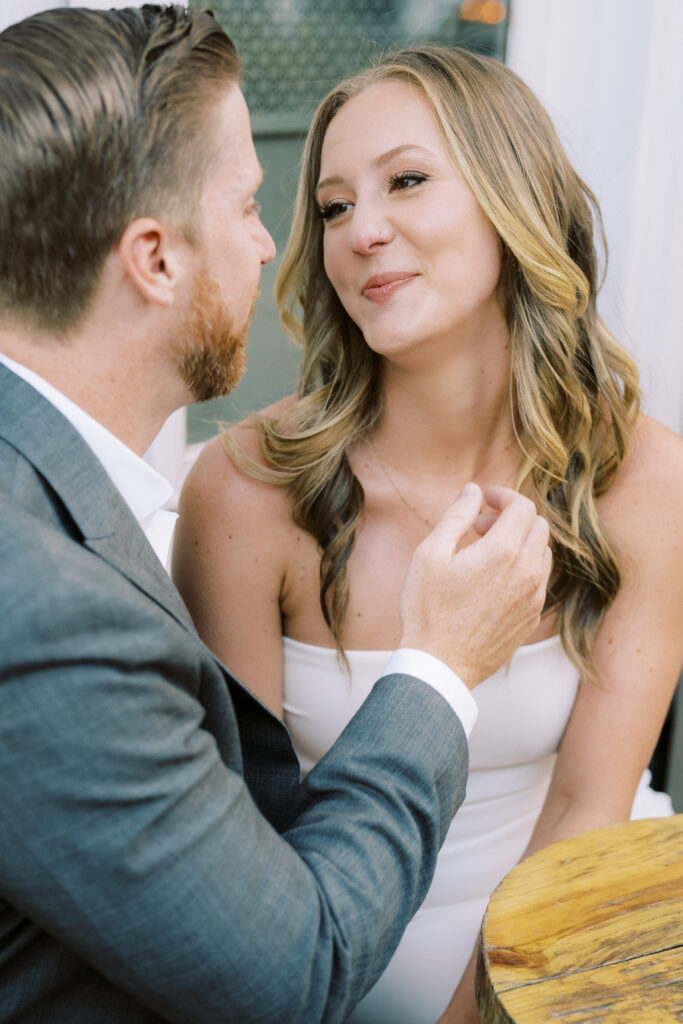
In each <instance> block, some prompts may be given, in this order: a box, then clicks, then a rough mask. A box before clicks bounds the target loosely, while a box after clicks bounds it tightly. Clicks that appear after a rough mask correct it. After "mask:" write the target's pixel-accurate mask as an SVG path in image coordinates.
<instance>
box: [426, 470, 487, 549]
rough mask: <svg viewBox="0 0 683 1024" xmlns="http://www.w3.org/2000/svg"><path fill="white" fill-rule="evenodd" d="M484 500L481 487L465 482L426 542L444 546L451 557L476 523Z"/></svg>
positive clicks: (438, 546)
mask: <svg viewBox="0 0 683 1024" xmlns="http://www.w3.org/2000/svg"><path fill="white" fill-rule="evenodd" d="M482 502H483V497H482V493H481V487H479V486H477V484H472V483H469V484H465V486H464V487H463V489H462V491H461V492H460V494H459V495H458V497H457V498H456V499H455V501H454V502H452V503H451V504H450V505H449V506H448V508H447V509H446V511H445V512H444V514H443V515H442V517H441V519H440V520H439V522H438V523H437V524H436V526H435V527H434V529H433V530H432V532H431V533H430V534H429V536H428V537H427V538H426V542H428V543H429V544H430V545H434V546H436V547H437V548H443V551H444V554H445V556H446V557H450V556H451V555H452V554H453V552H454V551H455V549H456V547H457V545H458V544H459V542H460V541H461V540H462V538H463V537H464V536H465V534H466V533H467V531H468V530H469V529H471V527H472V526H473V525H474V522H475V520H476V518H477V516H478V515H479V513H480V511H481V506H482ZM423 543H425V541H423Z"/></svg>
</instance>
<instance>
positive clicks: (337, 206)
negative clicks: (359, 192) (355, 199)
mask: <svg viewBox="0 0 683 1024" xmlns="http://www.w3.org/2000/svg"><path fill="white" fill-rule="evenodd" d="M351 205H352V204H351V203H347V202H342V201H341V200H339V199H333V200H332V201H331V202H329V203H325V205H324V206H320V207H318V213H319V214H320V216H321V218H322V219H323V220H326V221H327V220H334V219H335V217H339V216H340V215H341V214H342V213H346V211H347V210H348V209H350V207H351Z"/></svg>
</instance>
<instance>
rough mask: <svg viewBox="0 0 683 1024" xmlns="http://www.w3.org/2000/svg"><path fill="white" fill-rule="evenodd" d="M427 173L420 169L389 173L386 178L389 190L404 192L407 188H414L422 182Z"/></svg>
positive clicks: (425, 178)
mask: <svg viewBox="0 0 683 1024" xmlns="http://www.w3.org/2000/svg"><path fill="white" fill-rule="evenodd" d="M426 180H427V175H426V174H424V173H423V172H422V171H400V172H399V173H398V174H390V175H389V177H388V178H387V186H388V188H389V191H390V192H404V191H405V190H406V189H408V188H416V187H417V186H418V185H422V184H424V182H425V181H426Z"/></svg>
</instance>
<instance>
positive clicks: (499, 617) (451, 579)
mask: <svg viewBox="0 0 683 1024" xmlns="http://www.w3.org/2000/svg"><path fill="white" fill-rule="evenodd" d="M484 497H485V498H486V502H487V504H488V505H489V506H490V507H491V508H492V509H493V510H494V515H490V514H487V515H482V516H480V512H481V508H482V492H481V489H480V488H479V487H477V485H476V484H467V485H466V486H465V487H464V488H463V491H462V493H461V494H460V496H459V497H458V498H457V499H456V500H455V501H454V502H453V504H452V505H450V506H449V508H448V509H447V510H446V512H445V513H444V515H443V517H442V518H441V520H440V521H439V522H438V523H437V525H436V527H435V528H434V529H433V530H432V532H431V533H430V534H429V536H428V537H426V538H425V539H424V540H423V541H422V543H421V544H420V545H419V546H418V547H417V548H416V550H415V554H414V555H413V558H412V560H411V563H410V565H409V566H408V572H407V574H406V579H405V583H404V585H403V592H402V594H401V604H400V611H401V623H402V627H403V632H402V635H401V643H400V646H401V647H415V648H417V649H418V650H423V651H427V652H428V653H429V654H433V655H435V656H436V657H437V658H440V659H441V660H442V661H444V662H445V663H446V664H447V665H449V666H450V668H452V669H453V671H454V672H457V674H458V675H459V676H460V678H461V679H462V680H463V682H464V683H465V684H466V686H468V687H469V688H470V689H473V688H474V687H475V686H476V685H477V683H480V682H482V680H484V679H486V678H487V677H488V676H490V675H492V674H493V673H494V672H495V671H496V670H497V669H499V668H500V666H501V665H503V664H504V663H505V662H506V661H508V659H509V658H510V657H511V656H512V654H513V653H514V651H515V650H516V649H517V647H519V645H520V644H521V643H523V642H524V640H525V639H526V638H527V637H528V636H529V634H530V633H531V632H532V631H533V630H534V629H535V628H536V626H537V625H538V623H539V621H540V614H541V610H542V608H543V603H544V601H545V593H546V587H547V585H548V577H549V575H550V568H551V561H552V559H551V554H550V548H549V547H548V537H549V531H548V524H547V523H546V521H545V519H543V518H541V516H539V515H537V514H536V508H535V506H534V504H533V502H532V501H530V500H529V499H528V498H525V497H523V496H522V495H521V494H517V493H516V492H515V491H512V490H510V489H509V488H507V487H490V488H488V489H487V491H486V493H485V495H484ZM473 527H474V529H475V530H477V532H478V533H480V534H481V533H483V536H480V537H479V538H478V539H477V540H476V541H474V543H473V544H470V545H469V546H467V547H464V548H462V549H461V550H458V544H459V543H460V541H461V540H462V538H463V537H464V536H465V534H466V533H467V531H468V530H470V529H471V528H473Z"/></svg>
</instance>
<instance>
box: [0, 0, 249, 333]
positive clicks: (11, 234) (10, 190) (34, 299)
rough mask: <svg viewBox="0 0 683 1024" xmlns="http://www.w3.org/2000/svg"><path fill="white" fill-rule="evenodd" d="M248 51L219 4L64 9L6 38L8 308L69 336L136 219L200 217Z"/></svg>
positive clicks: (1, 236) (3, 203)
mask: <svg viewBox="0 0 683 1024" xmlns="http://www.w3.org/2000/svg"><path fill="white" fill-rule="evenodd" d="M241 74H242V65H241V62H240V59H239V57H238V55H237V51H236V50H235V47H234V46H233V44H232V42H231V41H230V39H229V37H228V36H227V35H226V33H225V32H224V31H223V29H222V28H221V27H220V26H219V25H218V23H217V22H216V21H215V19H214V17H213V15H212V14H211V13H210V12H208V11H198V10H197V11H194V10H193V11H188V10H186V9H185V8H184V7H180V6H178V5H172V6H160V5H156V4H146V5H145V6H144V7H142V8H127V9H125V10H113V11H90V10H82V9H63V8H62V9H58V10H51V11H45V12H44V13H42V14H38V15H35V16H34V17H32V18H27V19H26V20H25V21H22V22H19V23H18V24H16V25H12V26H10V27H9V28H8V29H6V30H5V31H4V32H3V33H1V34H0V146H1V147H2V154H3V159H2V165H3V167H2V175H1V176H0V317H5V316H8V315H9V316H10V317H16V318H18V319H19V320H21V321H22V322H26V323H30V324H32V325H34V326H36V327H38V328H39V329H43V330H48V331H51V332H53V333H57V334H59V333H63V332H65V331H67V330H68V329H69V328H70V327H72V326H73V325H74V324H75V323H77V322H78V320H80V318H81V317H82V316H83V314H84V313H85V311H86V309H87V307H88V303H89V301H90V299H91V298H92V296H93V293H94V291H95V288H96V285H97V282H98V280H99V277H100V274H101V272H102V268H103V265H104V262H105V259H106V257H107V255H108V254H109V252H110V251H111V249H112V248H113V247H114V246H115V245H116V244H117V243H118V241H119V239H120V237H121V235H122V234H123V232H124V230H125V228H126V226H127V225H128V224H129V223H130V222H131V221H132V220H135V218H137V217H141V216H164V217H166V218H167V219H171V220H172V222H173V223H174V225H175V226H177V228H178V229H179V230H180V231H182V232H183V233H184V235H185V236H186V237H187V238H188V240H190V241H193V240H194V239H193V232H192V220H193V214H194V213H195V211H196V206H197V199H198V196H199V193H200V190H201V186H202V184H203V181H204V176H205V173H206V169H207V167H208V166H209V165H210V163H211V160H212V157H213V154H214V147H215V144H216V143H215V133H214V132H213V131H212V119H213V116H214V113H215V111H216V109H217V105H218V101H220V99H221V98H222V97H223V96H224V95H225V92H226V90H227V89H228V88H229V86H230V85H231V84H233V83H239V81H240V79H241Z"/></svg>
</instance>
